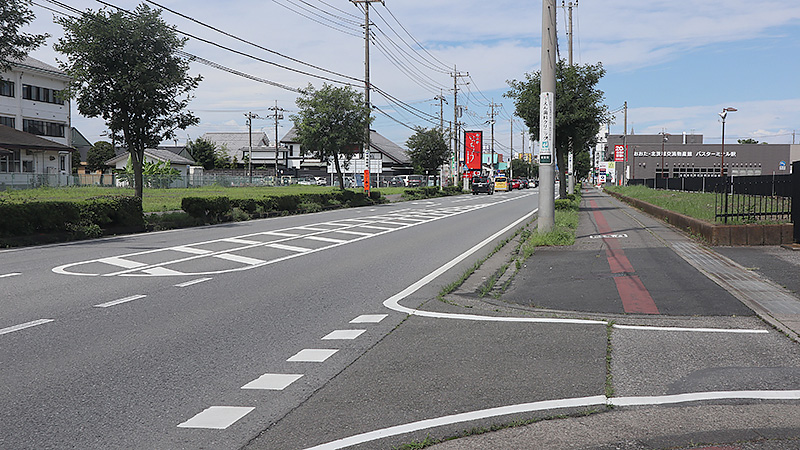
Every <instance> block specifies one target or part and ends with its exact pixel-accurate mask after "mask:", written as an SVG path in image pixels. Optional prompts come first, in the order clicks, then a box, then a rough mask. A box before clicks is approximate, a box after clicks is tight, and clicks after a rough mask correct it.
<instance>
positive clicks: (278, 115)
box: [269, 100, 288, 179]
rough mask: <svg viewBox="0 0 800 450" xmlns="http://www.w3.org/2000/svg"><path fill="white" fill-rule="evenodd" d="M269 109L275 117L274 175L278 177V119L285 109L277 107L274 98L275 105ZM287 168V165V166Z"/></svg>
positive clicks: (281, 116)
mask: <svg viewBox="0 0 800 450" xmlns="http://www.w3.org/2000/svg"><path fill="white" fill-rule="evenodd" d="M269 110H270V111H274V113H273V116H274V117H275V177H276V179H277V177H278V119H281V120H282V119H283V112H284V111H286V110H285V109H283V108H278V101H277V100H275V107H271V108H269ZM287 168H288V167H287Z"/></svg>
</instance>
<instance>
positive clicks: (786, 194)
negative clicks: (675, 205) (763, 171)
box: [628, 161, 800, 242]
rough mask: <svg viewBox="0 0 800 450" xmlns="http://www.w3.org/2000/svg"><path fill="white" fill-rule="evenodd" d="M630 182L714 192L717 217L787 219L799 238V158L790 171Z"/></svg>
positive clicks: (723, 218) (763, 219)
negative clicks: (780, 173) (777, 173)
mask: <svg viewBox="0 0 800 450" xmlns="http://www.w3.org/2000/svg"><path fill="white" fill-rule="evenodd" d="M628 184H629V185H644V186H647V187H650V188H654V189H667V190H673V191H687V192H709V193H715V194H716V195H715V197H716V200H715V207H716V218H717V220H719V221H722V222H724V223H728V221H729V220H734V219H735V220H737V221H739V222H744V223H753V222H759V221H765V220H766V221H770V220H774V221H785V220H787V219H788V220H791V221H792V223H794V239H795V242H800V207H797V208H793V207H792V205H793V203H794V205H800V161H798V162H795V163H793V167H792V174H791V175H756V176H741V177H728V178H727V179H723V178H722V177H681V178H646V179H641V178H640V179H632V180H628Z"/></svg>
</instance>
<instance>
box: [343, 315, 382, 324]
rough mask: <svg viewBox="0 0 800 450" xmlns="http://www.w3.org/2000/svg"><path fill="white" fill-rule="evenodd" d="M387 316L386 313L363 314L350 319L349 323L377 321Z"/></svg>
mask: <svg viewBox="0 0 800 450" xmlns="http://www.w3.org/2000/svg"><path fill="white" fill-rule="evenodd" d="M388 316H389V315H388V314H364V315H361V316H358V317H356V318H355V319H353V320H351V321H350V323H378V322H380V321H381V320H383V319H385V318H387V317H388Z"/></svg>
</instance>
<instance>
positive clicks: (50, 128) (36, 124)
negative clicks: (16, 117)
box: [22, 119, 64, 138]
mask: <svg viewBox="0 0 800 450" xmlns="http://www.w3.org/2000/svg"><path fill="white" fill-rule="evenodd" d="M22 131H24V132H26V133H31V134H35V135H37V136H50V137H62V138H63V137H64V124H63V123H56V122H45V121H43V120H31V119H23V120H22Z"/></svg>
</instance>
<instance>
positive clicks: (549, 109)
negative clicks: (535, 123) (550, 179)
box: [539, 92, 555, 164]
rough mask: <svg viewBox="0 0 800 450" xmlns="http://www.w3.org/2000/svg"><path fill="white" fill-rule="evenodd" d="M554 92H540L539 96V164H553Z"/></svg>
mask: <svg viewBox="0 0 800 450" xmlns="http://www.w3.org/2000/svg"><path fill="white" fill-rule="evenodd" d="M554 99H555V93H553V92H542V95H541V96H540V97H539V124H540V126H539V130H540V133H541V136H540V140H539V142H540V143H539V164H553V147H554V146H555V139H554V137H555V136H554V135H555V133H554V126H555V124H554V123H553V115H554V114H555V103H554V101H553V100H554Z"/></svg>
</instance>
